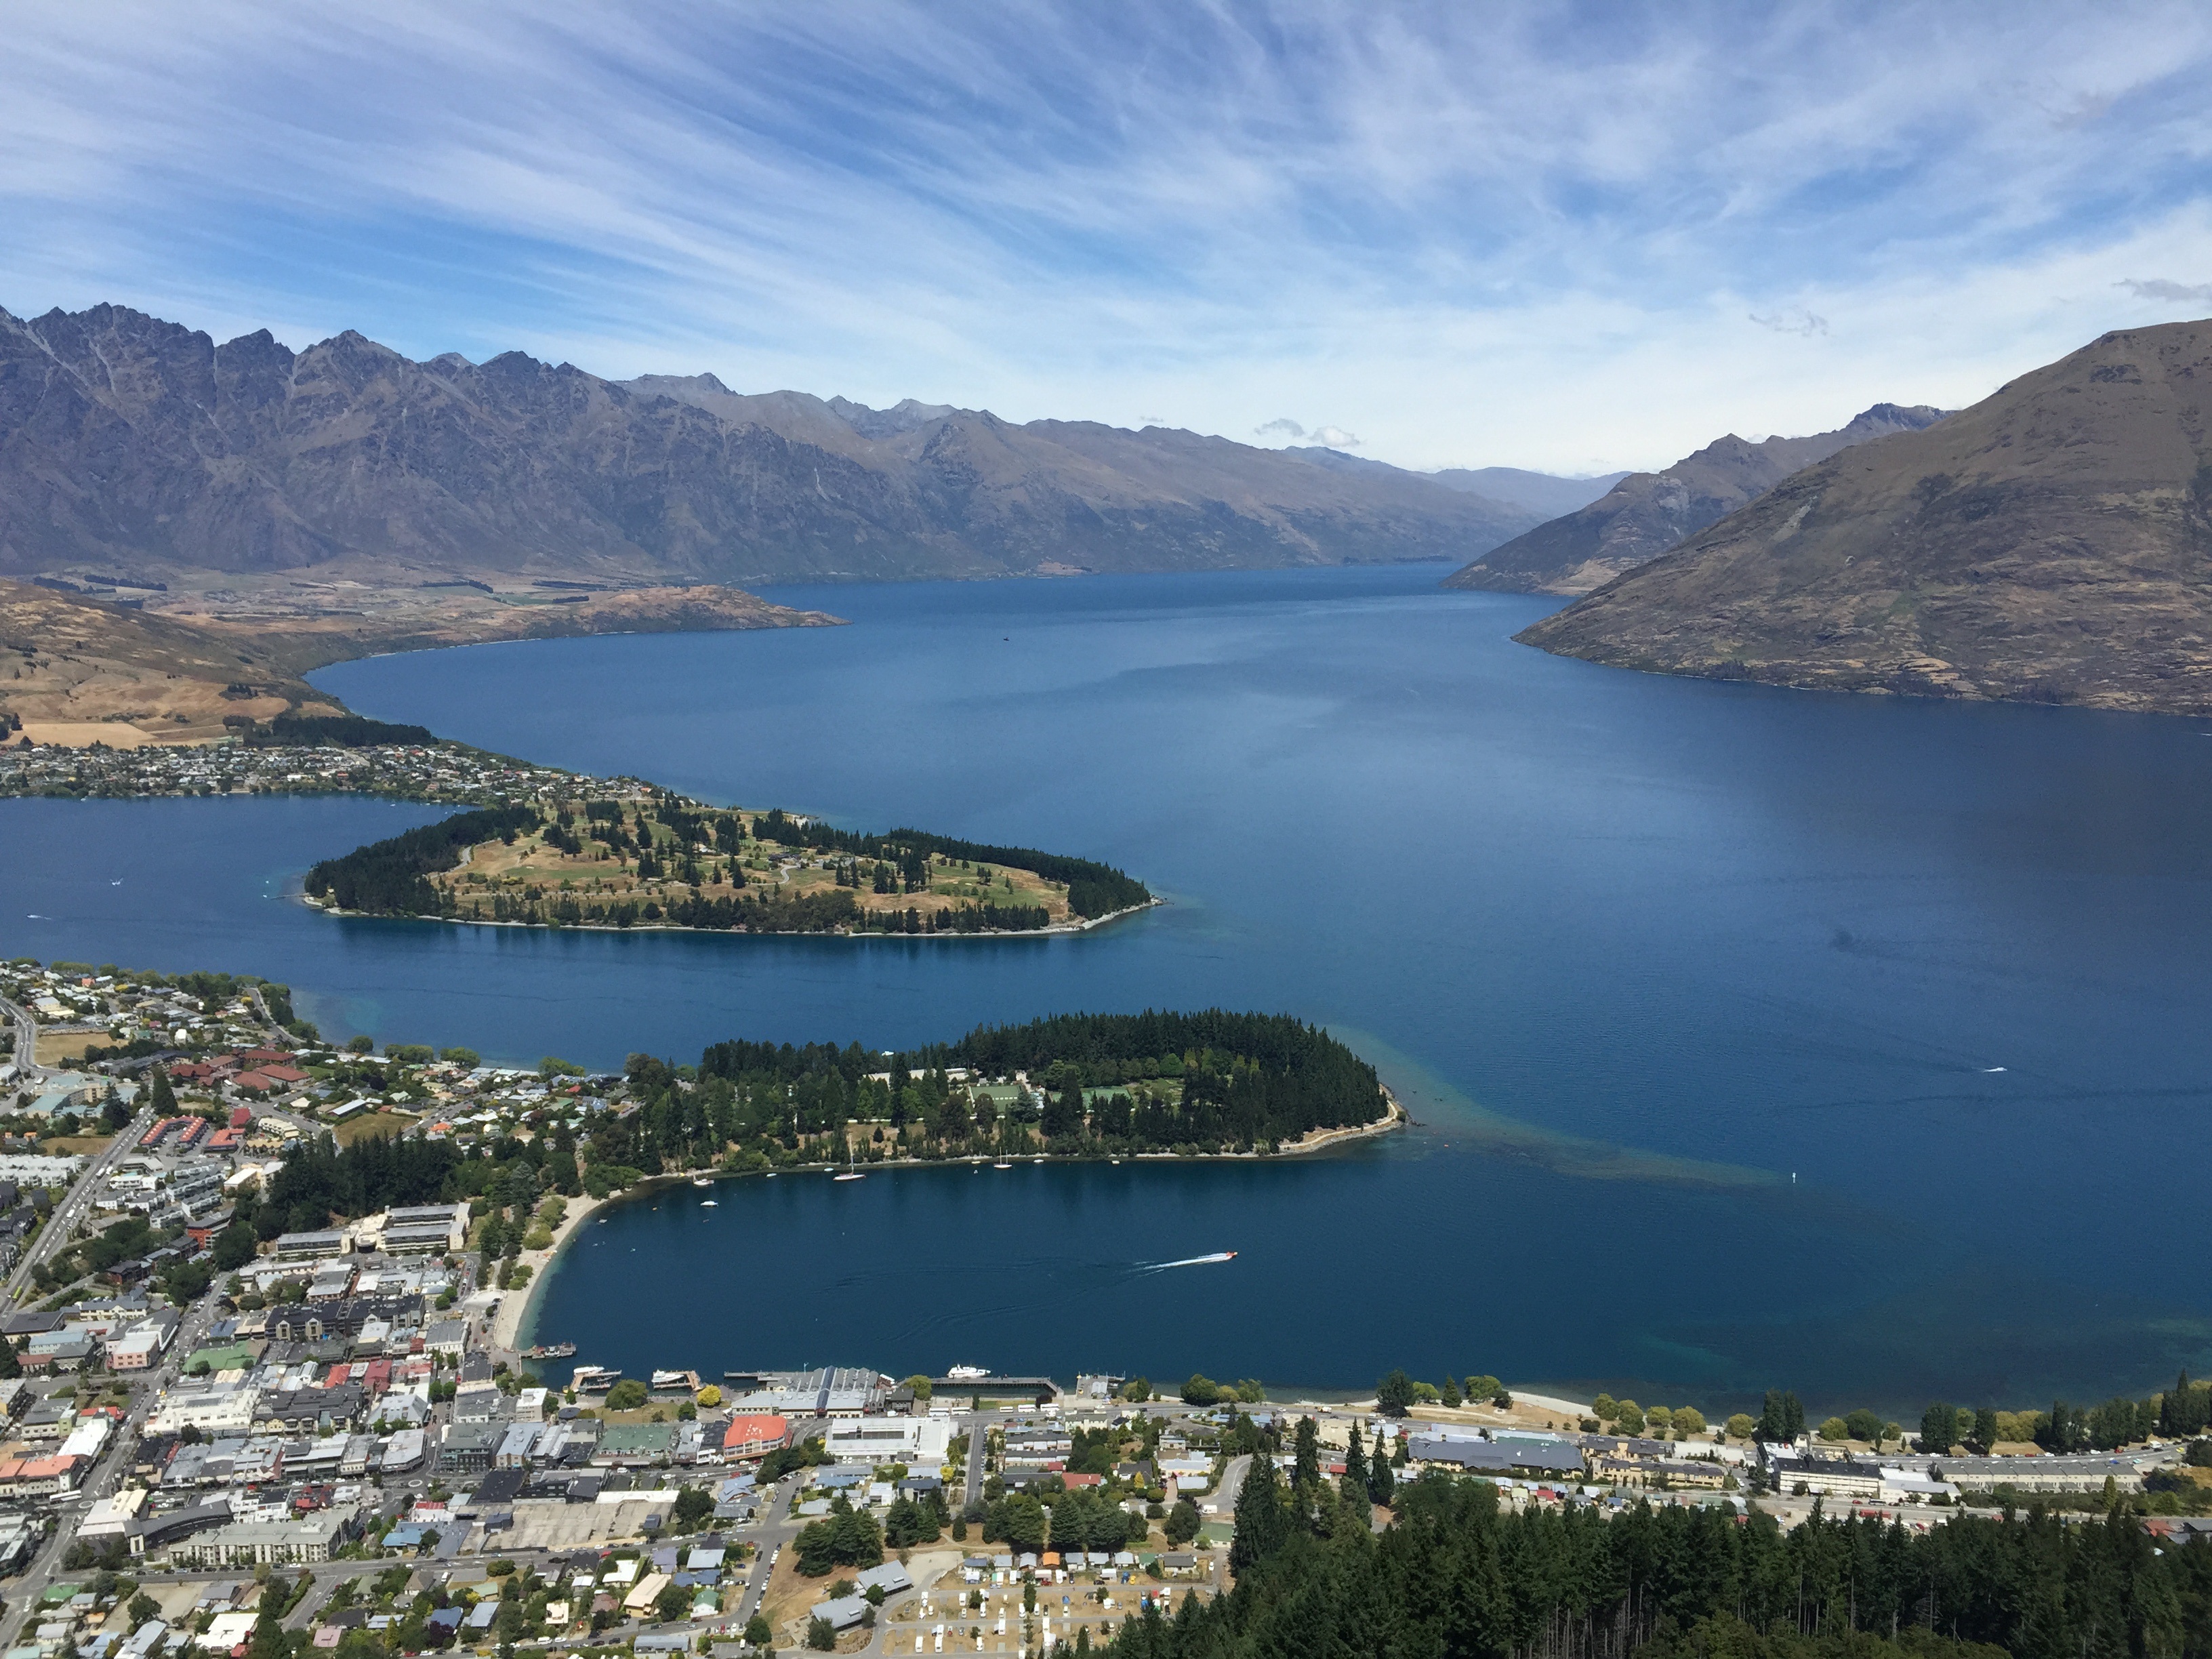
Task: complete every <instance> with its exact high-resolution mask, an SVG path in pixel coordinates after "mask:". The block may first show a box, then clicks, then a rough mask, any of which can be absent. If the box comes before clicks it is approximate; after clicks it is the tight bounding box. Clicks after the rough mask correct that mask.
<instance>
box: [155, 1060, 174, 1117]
mask: <svg viewBox="0 0 2212 1659" xmlns="http://www.w3.org/2000/svg"><path fill="white" fill-rule="evenodd" d="M153 1106H154V1115H155V1116H156V1117H172V1116H174V1115H175V1114H176V1110H177V1091H175V1090H174V1089H172V1088H171V1087H170V1086H169V1073H168V1068H167V1066H155V1068H154V1099H153Z"/></svg>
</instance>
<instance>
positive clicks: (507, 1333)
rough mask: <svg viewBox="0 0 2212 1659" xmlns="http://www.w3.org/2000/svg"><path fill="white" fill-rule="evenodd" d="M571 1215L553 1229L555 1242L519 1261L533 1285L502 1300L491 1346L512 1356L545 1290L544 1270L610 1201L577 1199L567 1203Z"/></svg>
mask: <svg viewBox="0 0 2212 1659" xmlns="http://www.w3.org/2000/svg"><path fill="white" fill-rule="evenodd" d="M564 1201H565V1202H566V1203H567V1204H568V1213H567V1214H566V1215H564V1216H563V1217H562V1218H561V1225H559V1226H558V1227H556V1228H555V1229H554V1230H553V1242H552V1243H550V1244H549V1245H547V1246H546V1247H545V1248H544V1249H542V1250H525V1251H524V1252H523V1253H522V1255H520V1257H519V1258H518V1259H519V1260H520V1261H522V1262H523V1263H524V1264H526V1266H527V1267H529V1269H530V1283H529V1284H527V1285H524V1286H523V1287H522V1288H521V1289H520V1291H507V1292H506V1293H505V1294H504V1295H502V1296H501V1297H500V1299H499V1307H498V1309H497V1310H496V1311H495V1312H494V1313H493V1315H492V1316H491V1346H493V1347H495V1348H497V1349H500V1350H501V1351H502V1352H506V1353H508V1354H512V1353H513V1352H515V1339H516V1338H517V1337H518V1336H520V1334H521V1332H522V1326H523V1322H524V1320H525V1318H526V1316H527V1315H528V1314H529V1312H530V1309H531V1306H532V1304H533V1303H534V1302H536V1300H537V1299H538V1292H539V1291H542V1290H544V1288H545V1270H546V1269H547V1268H548V1267H550V1266H552V1264H553V1259H554V1258H555V1257H556V1256H557V1255H560V1254H561V1247H562V1245H564V1244H566V1243H568V1240H569V1237H570V1236H571V1235H573V1234H574V1232H575V1231H576V1229H577V1228H579V1227H580V1226H582V1225H584V1223H585V1222H586V1220H587V1219H589V1218H591V1217H592V1215H593V1214H594V1213H596V1212H598V1210H599V1206H601V1205H603V1204H605V1203H607V1202H608V1201H609V1200H606V1199H604V1198H586V1197H581V1196H579V1197H576V1198H572V1199H568V1200H564Z"/></svg>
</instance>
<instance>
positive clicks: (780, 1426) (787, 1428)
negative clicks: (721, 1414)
mask: <svg viewBox="0 0 2212 1659" xmlns="http://www.w3.org/2000/svg"><path fill="white" fill-rule="evenodd" d="M790 1437H791V1425H790V1424H789V1423H788V1422H787V1421H785V1420H784V1419H782V1418H781V1417H760V1416H746V1417H733V1418H732V1419H730V1425H729V1426H728V1427H727V1428H726V1429H724V1430H723V1431H722V1453H723V1455H725V1456H726V1457H765V1456H767V1455H769V1453H770V1452H772V1451H774V1450H775V1449H776V1448H777V1447H779V1446H781V1445H782V1444H783V1443H785V1442H786V1441H787V1440H788V1439H789V1438H790Z"/></svg>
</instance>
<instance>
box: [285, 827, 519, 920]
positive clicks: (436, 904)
mask: <svg viewBox="0 0 2212 1659" xmlns="http://www.w3.org/2000/svg"><path fill="white" fill-rule="evenodd" d="M537 827H538V813H537V811H535V810H534V809H533V808H531V807H528V806H489V807H483V808H481V809H479V810H477V811H473V812H456V813H455V814H454V815H453V817H449V818H444V819H441V820H440V821H439V822H438V823H426V824H424V825H423V826H422V828H421V829H410V830H408V831H407V832H406V833H405V834H404V835H398V836H392V838H391V839H390V840H388V841H379V842H370V843H369V844H368V846H366V847H356V848H354V850H353V851H352V852H350V853H348V854H346V855H345V856H344V857H343V858H335V859H325V860H323V861H322V862H321V863H320V864H318V865H317V866H315V867H314V868H313V869H312V870H310V871H308V872H307V893H308V895H309V896H311V897H313V898H319V899H325V900H328V901H329V902H331V903H332V904H334V905H336V906H337V908H339V909H341V910H353V911H358V912H360V913H362V914H363V915H372V916H420V915H440V914H441V913H442V912H445V911H447V910H448V909H449V908H451V905H452V901H451V900H450V899H449V898H447V897H445V896H442V895H441V894H440V892H439V891H438V890H437V889H436V888H435V887H433V886H432V885H431V884H430V883H429V882H428V880H427V879H425V878H427V877H428V876H429V875H430V874H431V873H432V872H435V871H439V870H452V869H454V868H457V867H458V866H459V864H460V861H461V853H462V851H463V849H464V848H470V847H473V846H475V845H476V844H477V842H482V841H490V840H493V839H494V838H495V837H498V836H505V837H506V838H507V839H508V840H509V841H512V840H513V838H514V837H515V836H517V835H519V834H520V833H521V832H523V831H524V830H527V829H536V828H537Z"/></svg>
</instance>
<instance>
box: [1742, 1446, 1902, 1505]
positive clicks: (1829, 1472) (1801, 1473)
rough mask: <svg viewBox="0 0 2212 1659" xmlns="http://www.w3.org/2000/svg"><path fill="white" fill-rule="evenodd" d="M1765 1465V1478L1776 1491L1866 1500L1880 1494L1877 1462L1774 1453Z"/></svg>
mask: <svg viewBox="0 0 2212 1659" xmlns="http://www.w3.org/2000/svg"><path fill="white" fill-rule="evenodd" d="M1766 1468H1767V1478H1768V1479H1769V1480H1771V1481H1772V1482H1773V1483H1774V1490H1775V1491H1777V1492H1790V1493H1794V1494H1797V1495H1799V1496H1804V1495H1808V1494H1809V1495H1811V1496H1813V1497H1815V1498H1846V1499H1850V1500H1852V1501H1854V1502H1862V1501H1863V1502H1867V1503H1872V1502H1874V1501H1875V1499H1877V1498H1880V1497H1881V1466H1880V1465H1879V1464H1875V1463H1860V1462H1852V1461H1850V1460H1848V1459H1844V1458H1826V1457H1776V1458H1771V1459H1769V1460H1768V1462H1767V1466H1766Z"/></svg>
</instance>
